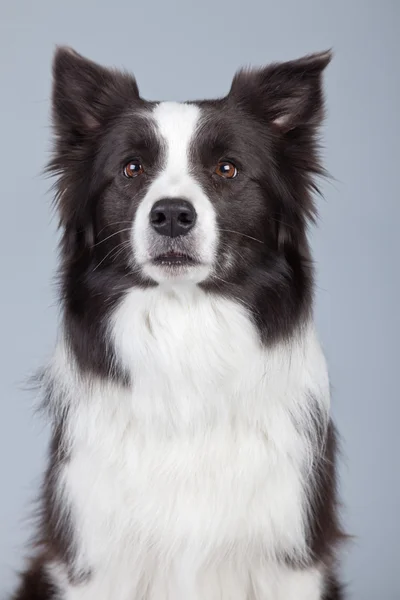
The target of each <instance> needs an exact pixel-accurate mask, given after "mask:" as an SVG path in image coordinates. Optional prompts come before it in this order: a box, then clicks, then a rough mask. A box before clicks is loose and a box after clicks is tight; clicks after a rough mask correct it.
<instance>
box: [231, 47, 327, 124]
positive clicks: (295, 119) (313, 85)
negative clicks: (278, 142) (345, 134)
mask: <svg viewBox="0 0 400 600" xmlns="http://www.w3.org/2000/svg"><path fill="white" fill-rule="evenodd" d="M331 58H332V53H331V51H327V52H321V53H319V54H310V55H308V56H305V57H303V58H300V59H298V60H293V61H289V62H284V63H275V64H272V65H269V66H267V67H265V68H263V69H252V70H242V71H239V73H237V74H236V75H235V77H234V79H233V82H232V87H231V90H230V92H229V96H228V98H229V99H231V100H233V101H234V102H235V103H238V104H239V105H240V106H242V107H243V108H244V109H247V110H250V111H251V112H252V113H253V114H256V115H257V116H258V117H261V118H263V119H266V120H268V121H269V122H270V124H271V126H273V127H274V128H276V130H278V131H281V132H283V133H285V132H287V131H289V130H291V129H295V128H296V127H299V126H304V125H310V126H315V125H318V124H319V123H320V121H321V119H322V117H323V93H322V81H321V80H322V71H323V70H324V69H325V67H326V66H327V65H328V64H329V62H330V60H331Z"/></svg>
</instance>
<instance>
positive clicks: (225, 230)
mask: <svg viewBox="0 0 400 600" xmlns="http://www.w3.org/2000/svg"><path fill="white" fill-rule="evenodd" d="M219 231H223V232H226V233H234V234H236V235H240V236H242V237H245V238H248V239H249V240H253V241H254V242H258V243H259V244H263V243H264V242H263V241H262V240H259V239H258V238H255V237H253V236H251V235H247V233H241V232H240V231H234V230H233V229H222V228H221V227H219Z"/></svg>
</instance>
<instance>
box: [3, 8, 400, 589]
mask: <svg viewBox="0 0 400 600" xmlns="http://www.w3.org/2000/svg"><path fill="white" fill-rule="evenodd" d="M111 6H112V8H111ZM399 31H400V1H396V0H392V1H390V0H386V1H384V0H380V1H375V2H370V1H367V0H358V1H356V0H353V1H349V0H347V1H338V0H336V1H335V2H327V1H321V0H320V1H310V0H309V1H305V0H302V1H299V0H291V1H278V0H275V1H274V2H270V1H267V0H246V1H245V2H240V1H239V0H230V1H228V0H227V1H225V2H220V3H217V2H216V0H202V1H199V2H190V1H184V0H177V1H173V0H171V1H169V2H166V1H165V0H142V2H141V3H139V2H136V3H135V2H132V1H130V2H128V0H113V1H112V2H111V0H110V2H103V3H100V2H96V1H95V0H86V1H83V0H80V1H76V0H68V1H65V0H64V1H63V2H59V1H58V0H47V1H44V0H38V1H36V2H33V1H32V0H26V1H23V0H13V1H9V2H5V0H2V2H1V6H0V125H1V127H0V132H1V143H0V156H1V160H0V175H1V196H0V214H1V219H2V223H1V235H0V244H1V250H0V261H1V270H0V282H1V311H0V319H1V330H0V331H1V348H0V368H1V377H0V475H1V478H0V481H1V493H0V596H2V594H4V593H6V592H8V591H9V590H10V589H11V587H12V585H13V582H14V581H15V575H14V569H15V568H18V567H19V566H21V564H22V563H21V556H22V547H23V543H24V541H25V540H26V539H27V536H28V535H29V533H30V531H31V528H30V523H29V520H27V519H26V517H27V516H28V514H29V508H30V503H31V501H32V499H33V498H34V496H35V492H36V490H37V487H38V482H39V481H40V473H41V471H42V468H43V464H44V456H45V449H46V442H47V431H46V428H45V427H44V425H43V424H42V423H41V422H40V421H39V420H37V419H35V418H33V416H32V410H31V405H32V400H33V399H34V397H33V394H32V393H27V392H26V391H24V389H23V385H22V384H23V381H24V378H25V377H26V376H27V375H29V374H30V373H31V372H32V371H33V370H34V369H35V368H36V367H37V366H39V365H40V364H41V362H43V360H44V359H45V358H46V356H47V354H48V353H49V352H51V348H52V344H53V341H54V338H55V330H56V322H57V316H58V315H57V307H56V303H55V288H54V285H53V279H52V277H53V273H54V269H55V263H56V243H57V233H56V222H55V220H54V218H52V217H51V211H50V198H51V197H50V194H49V193H48V190H49V182H48V181H46V180H45V179H44V178H43V177H41V175H40V173H41V170H42V168H43V166H44V164H45V162H46V160H47V159H48V152H49V147H50V146H49V140H50V130H49V121H48V112H49V93H50V61H51V58H52V52H53V48H54V44H56V43H67V44H69V45H72V46H74V47H75V48H76V49H77V50H78V51H79V52H81V53H83V54H86V55H88V56H89V57H91V58H93V59H95V60H97V61H99V62H103V63H105V64H110V65H116V66H123V67H127V68H130V69H132V70H133V71H134V72H135V74H136V76H137V79H138V81H139V85H140V88H141V92H142V94H143V95H144V96H146V97H148V98H150V99H177V100H179V99H190V98H192V99H193V98H198V97H206V96H218V95H222V94H225V93H226V92H227V91H228V89H229V85H230V80H231V77H232V75H233V73H234V71H235V70H236V68H237V67H239V66H241V65H248V64H253V65H259V64H263V63H266V62H268V61H270V60H281V59H282V60H283V59H289V58H294V57H297V56H300V55H302V54H304V53H307V52H310V51H315V50H322V49H325V48H328V47H333V48H334V50H335V53H336V55H335V59H334V61H333V63H332V65H331V66H330V67H329V68H328V71H327V73H326V88H327V97H328V107H329V115H328V119H327V121H326V127H325V129H324V136H325V139H324V141H325V146H326V150H325V158H326V164H327V167H328V169H329V171H330V172H331V173H332V175H333V176H334V177H335V179H336V180H335V182H334V183H332V182H331V183H329V182H325V183H324V185H323V191H324V195H325V200H320V202H319V204H320V213H321V222H320V227H319V229H318V230H317V231H315V232H314V233H313V246H314V251H315V257H316V261H317V266H318V271H319V277H318V296H317V322H318V326H319V330H320V335H321V338H322V341H323V344H324V347H325V350H326V353H327V355H328V359H329V362H330V372H331V379H332V384H333V391H334V399H333V412H334V415H335V418H336V421H337V423H338V426H339V429H340V432H341V435H342V438H343V450H344V459H343V462H342V468H341V492H342V497H343V500H344V503H345V506H346V508H345V510H344V517H345V521H346V525H347V528H348V530H349V531H350V532H351V533H352V534H353V535H355V536H356V538H355V540H354V542H353V543H352V544H351V545H350V546H349V548H348V550H347V552H346V553H345V555H344V560H343V572H344V578H345V580H346V581H348V582H349V592H350V593H349V597H350V598H353V599H355V600H378V599H379V600H395V599H399V598H400V577H399V559H400V549H399V537H400V531H399V519H398V508H399V507H400V485H399V479H398V473H399V460H398V459H399V452H398V444H397V440H396V434H397V432H398V420H399V417H400V410H399V395H398V378H399V372H398V369H399V367H398V339H399V333H400V331H399V312H398V309H399V289H400V288H399V284H400V281H399V269H398V258H399V256H398V242H397V240H398V234H399V223H400V201H399V198H398V184H399V177H398V175H399V169H400V160H399V159H400V156H399V139H400V135H399V134H400V127H399V125H400V120H399V114H398V108H399V81H400V75H399V59H400V42H399V40H400V35H399Z"/></svg>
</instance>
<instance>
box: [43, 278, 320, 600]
mask: <svg viewBox="0 0 400 600" xmlns="http://www.w3.org/2000/svg"><path fill="white" fill-rule="evenodd" d="M110 335H111V336H112V339H113V343H114V346H115V349H116V353H117V356H118V357H119V359H120V361H121V363H122V364H123V365H124V367H125V368H126V369H127V370H128V372H129V373H130V374H131V377H132V382H133V383H132V386H131V387H129V388H122V387H121V386H119V385H117V384H115V383H113V382H111V381H110V382H108V383H105V382H101V381H99V380H97V381H96V380H95V381H93V379H91V380H90V381H87V380H86V379H85V378H84V377H83V376H79V375H78V373H77V371H76V367H75V366H74V364H73V360H72V357H71V356H69V355H68V354H66V350H65V347H64V346H63V345H62V343H61V344H60V348H59V351H58V353H57V355H56V360H55V362H54V365H53V368H52V370H51V377H53V378H54V379H55V381H56V385H57V386H58V387H60V386H61V388H62V389H63V390H64V392H66V393H64V394H63V395H62V399H60V400H59V401H58V402H59V403H60V405H59V406H57V407H55V409H56V410H55V411H56V413H57V412H58V411H60V410H61V411H63V409H64V408H65V403H67V404H68V405H69V409H70V414H69V417H68V443H69V445H70V447H71V448H72V454H71V460H70V461H69V462H68V463H67V465H66V466H65V467H64V470H63V473H62V477H61V484H60V489H59V490H58V491H59V493H60V494H63V497H64V498H65V499H66V500H67V501H68V503H69V504H70V506H71V508H72V517H73V520H74V534H75V536H76V537H77V542H78V544H77V547H78V556H77V565H79V566H80V567H84V568H87V569H91V571H92V577H91V579H90V581H89V582H88V583H86V584H82V585H80V586H75V587H73V586H70V585H69V584H68V583H67V578H66V573H65V572H64V571H63V568H62V567H61V565H57V564H55V565H53V566H52V568H51V577H52V578H53V580H54V581H55V582H57V583H58V585H59V586H60V589H61V590H62V593H61V594H60V600H142V599H143V600H320V598H321V594H322V592H321V589H322V572H321V571H320V570H318V569H305V570H304V571H295V570H292V569H290V568H289V567H287V566H283V565H282V563H280V562H279V560H278V559H279V557H281V556H282V555H284V554H285V555H286V556H288V557H294V556H296V557H297V558H299V557H302V556H304V554H305V551H306V545H305V531H304V523H305V515H306V511H307V508H308V507H307V492H308V491H309V489H310V486H311V485H312V478H311V471H312V464H313V452H312V449H313V439H312V433H310V432H312V427H311V426H310V425H311V423H312V415H313V412H314V410H315V408H316V406H315V402H317V404H318V406H319V409H320V410H321V411H322V413H323V414H325V415H327V413H328V408H329V384H328V377H327V371H326V365H325V360H324V357H323V354H322V352H321V350H320V347H319V344H318V341H317V339H316V336H315V333H314V330H313V327H312V326H308V327H307V328H305V329H304V331H302V332H301V334H299V335H298V337H297V339H293V340H292V341H291V342H290V343H287V344H280V345H277V346H276V347H274V348H272V349H265V348H264V347H263V346H262V344H261V343H260V341H259V338H258V334H257V330H256V328H255V327H254V326H253V324H252V322H251V319H250V318H249V314H248V313H247V311H246V309H245V308H244V307H243V306H241V305H240V304H238V303H236V302H234V301H230V300H227V299H223V298H218V297H214V296H211V295H208V294H207V293H205V292H203V291H201V290H200V289H199V288H198V287H197V286H191V285H183V284H182V285H176V286H173V287H168V286H158V287H157V288H153V289H147V290H140V289H134V290H132V291H130V292H129V293H128V294H127V295H126V296H125V298H124V299H123V301H122V302H121V303H120V305H119V306H118V307H117V309H116V310H115V313H114V315H113V319H112V324H111V327H110ZM54 402H55V403H56V404H57V401H56V400H55V401H54ZM307 432H308V433H307Z"/></svg>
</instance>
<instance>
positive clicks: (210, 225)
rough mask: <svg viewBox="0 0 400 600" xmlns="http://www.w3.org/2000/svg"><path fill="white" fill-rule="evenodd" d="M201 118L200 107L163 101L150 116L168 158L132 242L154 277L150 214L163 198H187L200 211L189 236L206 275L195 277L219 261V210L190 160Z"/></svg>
mask: <svg viewBox="0 0 400 600" xmlns="http://www.w3.org/2000/svg"><path fill="white" fill-rule="evenodd" d="M201 117H202V111H201V109H200V108H199V106H196V105H195V104H183V103H179V102H161V103H160V104H157V105H156V107H155V108H154V110H153V112H152V113H151V116H150V119H151V121H152V124H153V126H154V128H155V130H156V133H157V135H158V137H159V139H160V143H161V145H162V151H163V155H164V156H163V158H164V159H163V163H162V166H161V170H160V172H159V173H158V174H157V175H156V177H155V178H154V180H153V181H152V182H151V184H150V186H149V188H148V190H147V193H146V195H145V197H144V198H143V200H142V202H141V203H140V206H139V207H138V210H137V213H136V216H135V221H134V226H133V232H132V242H133V248H134V254H135V258H136V261H137V262H138V263H139V264H141V265H142V266H143V265H144V266H143V268H144V271H146V272H147V274H148V275H150V276H151V277H154V276H156V271H155V269H156V267H154V266H151V265H150V262H151V259H152V258H154V257H153V256H152V254H151V253H152V248H153V247H154V241H155V239H156V238H157V234H156V233H155V232H154V230H153V229H152V228H151V226H150V222H149V215H150V211H151V208H152V206H153V205H154V204H155V202H157V201H158V200H161V199H163V198H180V199H184V200H187V201H188V202H190V203H191V204H192V205H193V207H194V209H195V211H196V213H197V220H196V225H195V227H194V228H193V230H192V231H191V232H190V234H189V235H188V236H187V238H186V240H188V238H190V244H191V249H192V251H193V253H194V254H195V255H196V257H197V258H198V260H199V261H200V262H201V263H202V265H203V267H202V271H201V273H202V274H200V271H199V273H198V276H197V275H195V277H194V279H198V281H200V280H202V279H204V276H205V274H206V272H207V273H209V272H210V269H211V268H212V265H213V263H214V260H215V255H216V248H217V242H218V230H217V220H216V213H215V209H214V207H213V204H212V203H211V201H210V199H209V198H208V196H207V195H206V193H205V190H204V189H203V187H202V186H201V184H200V182H199V180H198V179H197V178H196V176H195V166H194V165H192V164H191V161H190V154H191V148H192V146H193V144H195V143H196V131H197V128H198V126H199V123H200V120H201ZM205 266H206V269H205ZM199 269H200V267H199ZM204 269H205V270H204ZM191 273H192V274H193V275H194V274H195V269H194V268H191ZM156 279H158V276H156Z"/></svg>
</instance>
